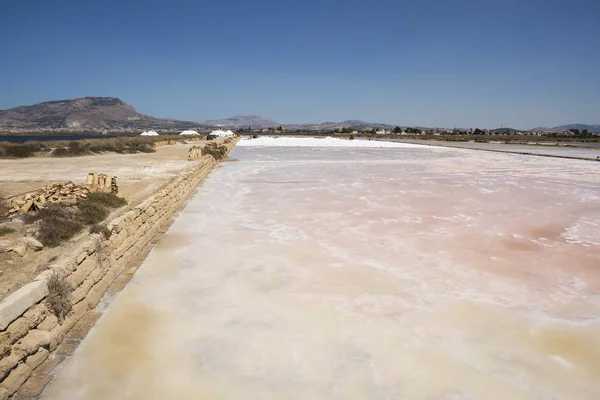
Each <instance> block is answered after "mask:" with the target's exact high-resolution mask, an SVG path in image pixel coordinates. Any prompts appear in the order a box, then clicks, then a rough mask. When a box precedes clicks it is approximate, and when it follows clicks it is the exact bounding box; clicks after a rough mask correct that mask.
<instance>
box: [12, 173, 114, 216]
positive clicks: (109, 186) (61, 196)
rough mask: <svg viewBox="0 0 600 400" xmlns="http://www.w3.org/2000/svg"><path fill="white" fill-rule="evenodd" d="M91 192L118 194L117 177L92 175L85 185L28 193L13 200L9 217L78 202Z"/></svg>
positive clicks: (58, 185)
mask: <svg viewBox="0 0 600 400" xmlns="http://www.w3.org/2000/svg"><path fill="white" fill-rule="evenodd" d="M91 192H107V193H114V194H117V193H118V192H119V187H118V186H117V177H116V176H110V175H106V174H97V173H90V174H88V177H87V181H86V183H85V184H84V185H78V184H75V183H73V182H65V183H54V184H51V185H47V186H44V187H43V188H41V189H40V190H37V191H35V192H31V193H27V194H26V195H25V196H24V197H22V198H13V199H12V200H11V202H10V210H9V211H8V214H7V216H9V217H12V216H14V215H16V214H25V213H27V212H30V211H37V210H39V209H41V208H44V207H45V206H46V205H47V204H51V203H58V202H65V201H68V202H73V203H74V202H76V201H77V199H85V198H86V197H87V195H88V194H89V193H91Z"/></svg>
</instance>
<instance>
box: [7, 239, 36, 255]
mask: <svg viewBox="0 0 600 400" xmlns="http://www.w3.org/2000/svg"><path fill="white" fill-rule="evenodd" d="M29 249H31V250H33V251H41V250H43V249H44V245H43V244H41V243H40V242H39V241H38V240H37V239H34V238H32V237H29V236H27V237H24V238H21V239H19V240H17V241H16V242H13V243H10V244H0V253H2V252H11V253H14V254H16V255H18V256H19V257H25V255H26V254H27V251H28V250H29Z"/></svg>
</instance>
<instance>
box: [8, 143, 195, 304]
mask: <svg viewBox="0 0 600 400" xmlns="http://www.w3.org/2000/svg"><path fill="white" fill-rule="evenodd" d="M193 145H203V143H202V142H197V143H194V144H193ZM193 145H192V144H189V145H188V144H176V145H171V146H164V147H160V148H158V149H157V151H156V153H147V154H131V155H120V154H103V155H97V156H86V157H73V158H27V159H23V160H0V196H2V197H4V198H7V197H10V196H14V195H17V194H21V193H24V192H28V191H33V190H37V189H39V188H41V187H43V186H45V185H47V184H49V183H54V182H65V181H73V182H75V183H83V182H84V181H85V178H86V177H87V174H88V173H89V172H98V173H105V174H108V175H113V176H117V182H118V185H119V196H122V197H125V198H126V199H127V201H128V202H129V204H130V205H134V204H136V203H137V202H139V201H140V200H142V199H144V198H145V197H147V196H149V195H151V194H152V193H154V192H155V191H156V190H157V189H158V188H159V187H160V186H162V185H164V184H165V183H167V182H168V181H169V180H170V179H172V178H173V177H175V176H176V175H178V174H179V173H181V172H183V171H185V170H186V169H188V168H191V167H192V165H193V161H188V160H187V155H188V149H189V148H190V147H191V146H193ZM9 225H11V226H13V227H15V228H16V229H17V232H15V233H13V234H10V235H8V236H3V237H0V245H2V243H5V244H6V243H9V242H13V241H15V240H17V239H19V238H20V237H22V236H23V234H24V233H25V232H26V231H27V229H28V227H27V226H25V225H23V224H22V223H19V222H18V221H17V222H13V223H11V224H9ZM63 250H64V249H62V248H60V247H59V248H54V249H44V250H43V251H41V252H39V253H32V252H29V253H28V254H27V255H26V256H25V257H23V258H21V257H19V256H17V255H15V254H14V253H2V252H0V299H2V298H4V297H6V296H7V295H8V294H10V293H12V292H14V291H15V290H17V289H18V288H20V287H21V286H23V285H24V284H26V283H28V282H30V281H31V279H33V278H34V277H35V276H36V275H37V274H39V273H40V272H41V271H43V270H44V269H46V268H47V266H48V265H49V264H50V260H52V259H54V258H56V257H58V256H60V255H61V253H62V252H63Z"/></svg>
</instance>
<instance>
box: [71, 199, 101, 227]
mask: <svg viewBox="0 0 600 400" xmlns="http://www.w3.org/2000/svg"><path fill="white" fill-rule="evenodd" d="M77 208H78V209H79V220H80V221H81V222H82V223H84V224H85V225H93V224H97V223H98V222H102V221H104V220H105V219H106V217H108V214H109V211H108V209H107V208H106V207H104V206H103V205H102V204H98V203H95V202H93V201H86V200H84V201H80V202H78V203H77Z"/></svg>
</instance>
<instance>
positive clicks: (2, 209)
mask: <svg viewBox="0 0 600 400" xmlns="http://www.w3.org/2000/svg"><path fill="white" fill-rule="evenodd" d="M8 210H10V207H9V206H8V204H6V201H4V200H2V199H0V221H1V220H2V219H3V218H4V217H6V216H7V215H8Z"/></svg>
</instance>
